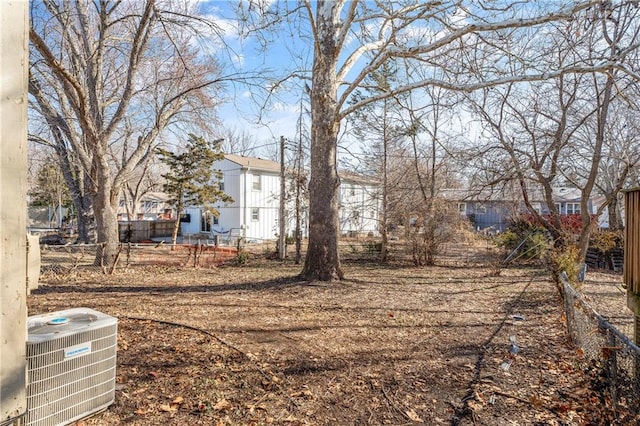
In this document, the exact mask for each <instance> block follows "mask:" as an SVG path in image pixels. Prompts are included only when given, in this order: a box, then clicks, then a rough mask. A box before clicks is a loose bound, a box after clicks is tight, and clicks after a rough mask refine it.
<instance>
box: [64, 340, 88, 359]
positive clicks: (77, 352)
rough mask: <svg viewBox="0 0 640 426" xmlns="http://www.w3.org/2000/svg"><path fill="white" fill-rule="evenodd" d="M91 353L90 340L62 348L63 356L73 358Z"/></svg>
mask: <svg viewBox="0 0 640 426" xmlns="http://www.w3.org/2000/svg"><path fill="white" fill-rule="evenodd" d="M90 353H91V342H86V343H81V344H79V345H74V346H69V347H68V348H64V358H65V359H67V358H73V357H76V356H81V355H87V354H90Z"/></svg>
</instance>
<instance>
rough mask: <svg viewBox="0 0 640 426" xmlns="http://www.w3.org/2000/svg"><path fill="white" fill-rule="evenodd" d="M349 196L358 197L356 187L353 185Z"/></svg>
mask: <svg viewBox="0 0 640 426" xmlns="http://www.w3.org/2000/svg"><path fill="white" fill-rule="evenodd" d="M349 194H350V195H352V196H353V195H356V187H355V186H353V185H351V187H350V188H349Z"/></svg>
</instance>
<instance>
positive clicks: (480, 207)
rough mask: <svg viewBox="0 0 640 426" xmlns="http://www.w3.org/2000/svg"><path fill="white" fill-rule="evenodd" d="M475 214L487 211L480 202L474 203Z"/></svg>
mask: <svg viewBox="0 0 640 426" xmlns="http://www.w3.org/2000/svg"><path fill="white" fill-rule="evenodd" d="M475 209H476V214H485V213H486V212H487V206H485V205H484V204H482V203H476V205H475Z"/></svg>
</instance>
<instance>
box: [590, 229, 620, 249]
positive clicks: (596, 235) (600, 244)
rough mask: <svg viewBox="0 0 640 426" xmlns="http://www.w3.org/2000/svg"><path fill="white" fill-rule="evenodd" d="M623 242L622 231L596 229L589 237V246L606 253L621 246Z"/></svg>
mask: <svg viewBox="0 0 640 426" xmlns="http://www.w3.org/2000/svg"><path fill="white" fill-rule="evenodd" d="M623 242H624V236H623V235H622V231H596V232H593V233H592V234H591V236H590V237H589V247H591V248H593V249H596V250H598V251H599V252H600V253H607V252H609V251H610V250H612V249H614V248H622V245H623Z"/></svg>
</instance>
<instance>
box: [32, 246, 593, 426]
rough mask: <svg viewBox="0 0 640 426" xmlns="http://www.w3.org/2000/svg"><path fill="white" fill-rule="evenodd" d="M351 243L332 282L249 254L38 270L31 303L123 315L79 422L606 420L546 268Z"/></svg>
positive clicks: (475, 252)
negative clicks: (387, 260) (111, 375)
mask: <svg viewBox="0 0 640 426" xmlns="http://www.w3.org/2000/svg"><path fill="white" fill-rule="evenodd" d="M347 257H352V258H353V259H351V260H349V259H347ZM356 257H359V256H354V255H353V254H351V255H345V260H344V269H345V272H346V277H347V279H346V280H344V281H342V282H334V283H324V282H306V281H301V280H299V279H298V278H297V277H296V276H297V274H298V273H299V272H300V270H301V268H300V266H299V265H294V264H293V263H292V262H289V261H287V262H284V263H283V262H278V261H274V260H267V259H264V258H262V257H261V256H259V255H257V254H255V255H252V256H250V258H249V261H248V262H247V264H245V265H242V266H234V265H232V264H231V262H229V263H228V264H225V265H221V266H219V267H217V268H193V267H188V266H175V265H164V266H163V265H138V266H136V265H132V266H130V267H129V268H127V270H126V271H120V272H117V273H116V274H115V275H103V274H100V273H99V271H96V270H95V269H91V268H86V269H85V268H82V267H80V268H76V269H74V270H73V271H70V272H68V273H65V274H61V273H60V272H59V271H57V272H55V273H53V272H45V273H44V274H43V276H42V277H41V280H40V283H41V286H40V289H38V290H36V291H35V292H33V294H32V295H31V296H29V299H28V304H29V314H30V315H35V314H39V313H45V312H51V311H56V310H62V309H68V308H71V307H80V306H82V307H89V308H92V309H95V310H98V311H100V312H104V313H106V314H109V315H112V316H115V317H117V318H118V319H119V336H118V368H117V379H116V380H117V385H116V401H115V404H113V405H112V406H111V407H109V408H108V409H107V410H106V411H104V412H102V413H99V414H97V415H95V416H94V417H91V418H89V419H85V420H83V421H80V422H78V424H81V425H125V424H126V425H161V424H162V425H269V424H271V425H411V424H421V423H422V424H429V425H437V424H450V425H471V424H474V425H597V424H602V421H601V419H602V417H600V413H599V409H598V404H597V400H598V399H597V396H596V395H595V394H594V392H593V391H592V390H591V389H590V386H589V379H588V378H587V377H586V376H585V375H584V374H583V373H582V367H583V366H584V360H582V359H581V357H580V351H579V350H576V349H575V348H572V347H570V346H569V344H568V343H567V336H566V333H565V330H564V323H563V314H562V308H561V303H560V300H559V296H558V293H557V290H556V288H555V286H554V284H553V283H552V282H551V281H550V280H549V279H548V275H547V273H546V272H545V271H544V270H542V269H539V268H534V267H528V268H513V267H512V268H505V269H497V268H495V267H494V266H492V265H493V264H494V261H495V257H494V254H493V251H492V250H491V248H490V247H488V246H482V245H480V246H477V245H456V246H455V247H454V246H452V247H449V249H448V252H447V255H446V256H443V257H441V258H440V260H439V261H438V265H437V266H434V267H414V266H412V265H411V264H410V262H407V261H403V260H402V259H397V258H396V259H395V261H394V262H392V263H391V264H388V265H380V264H378V263H376V262H375V261H373V260H369V261H367V260H357V259H355V258H356ZM167 263H168V262H167Z"/></svg>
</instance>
